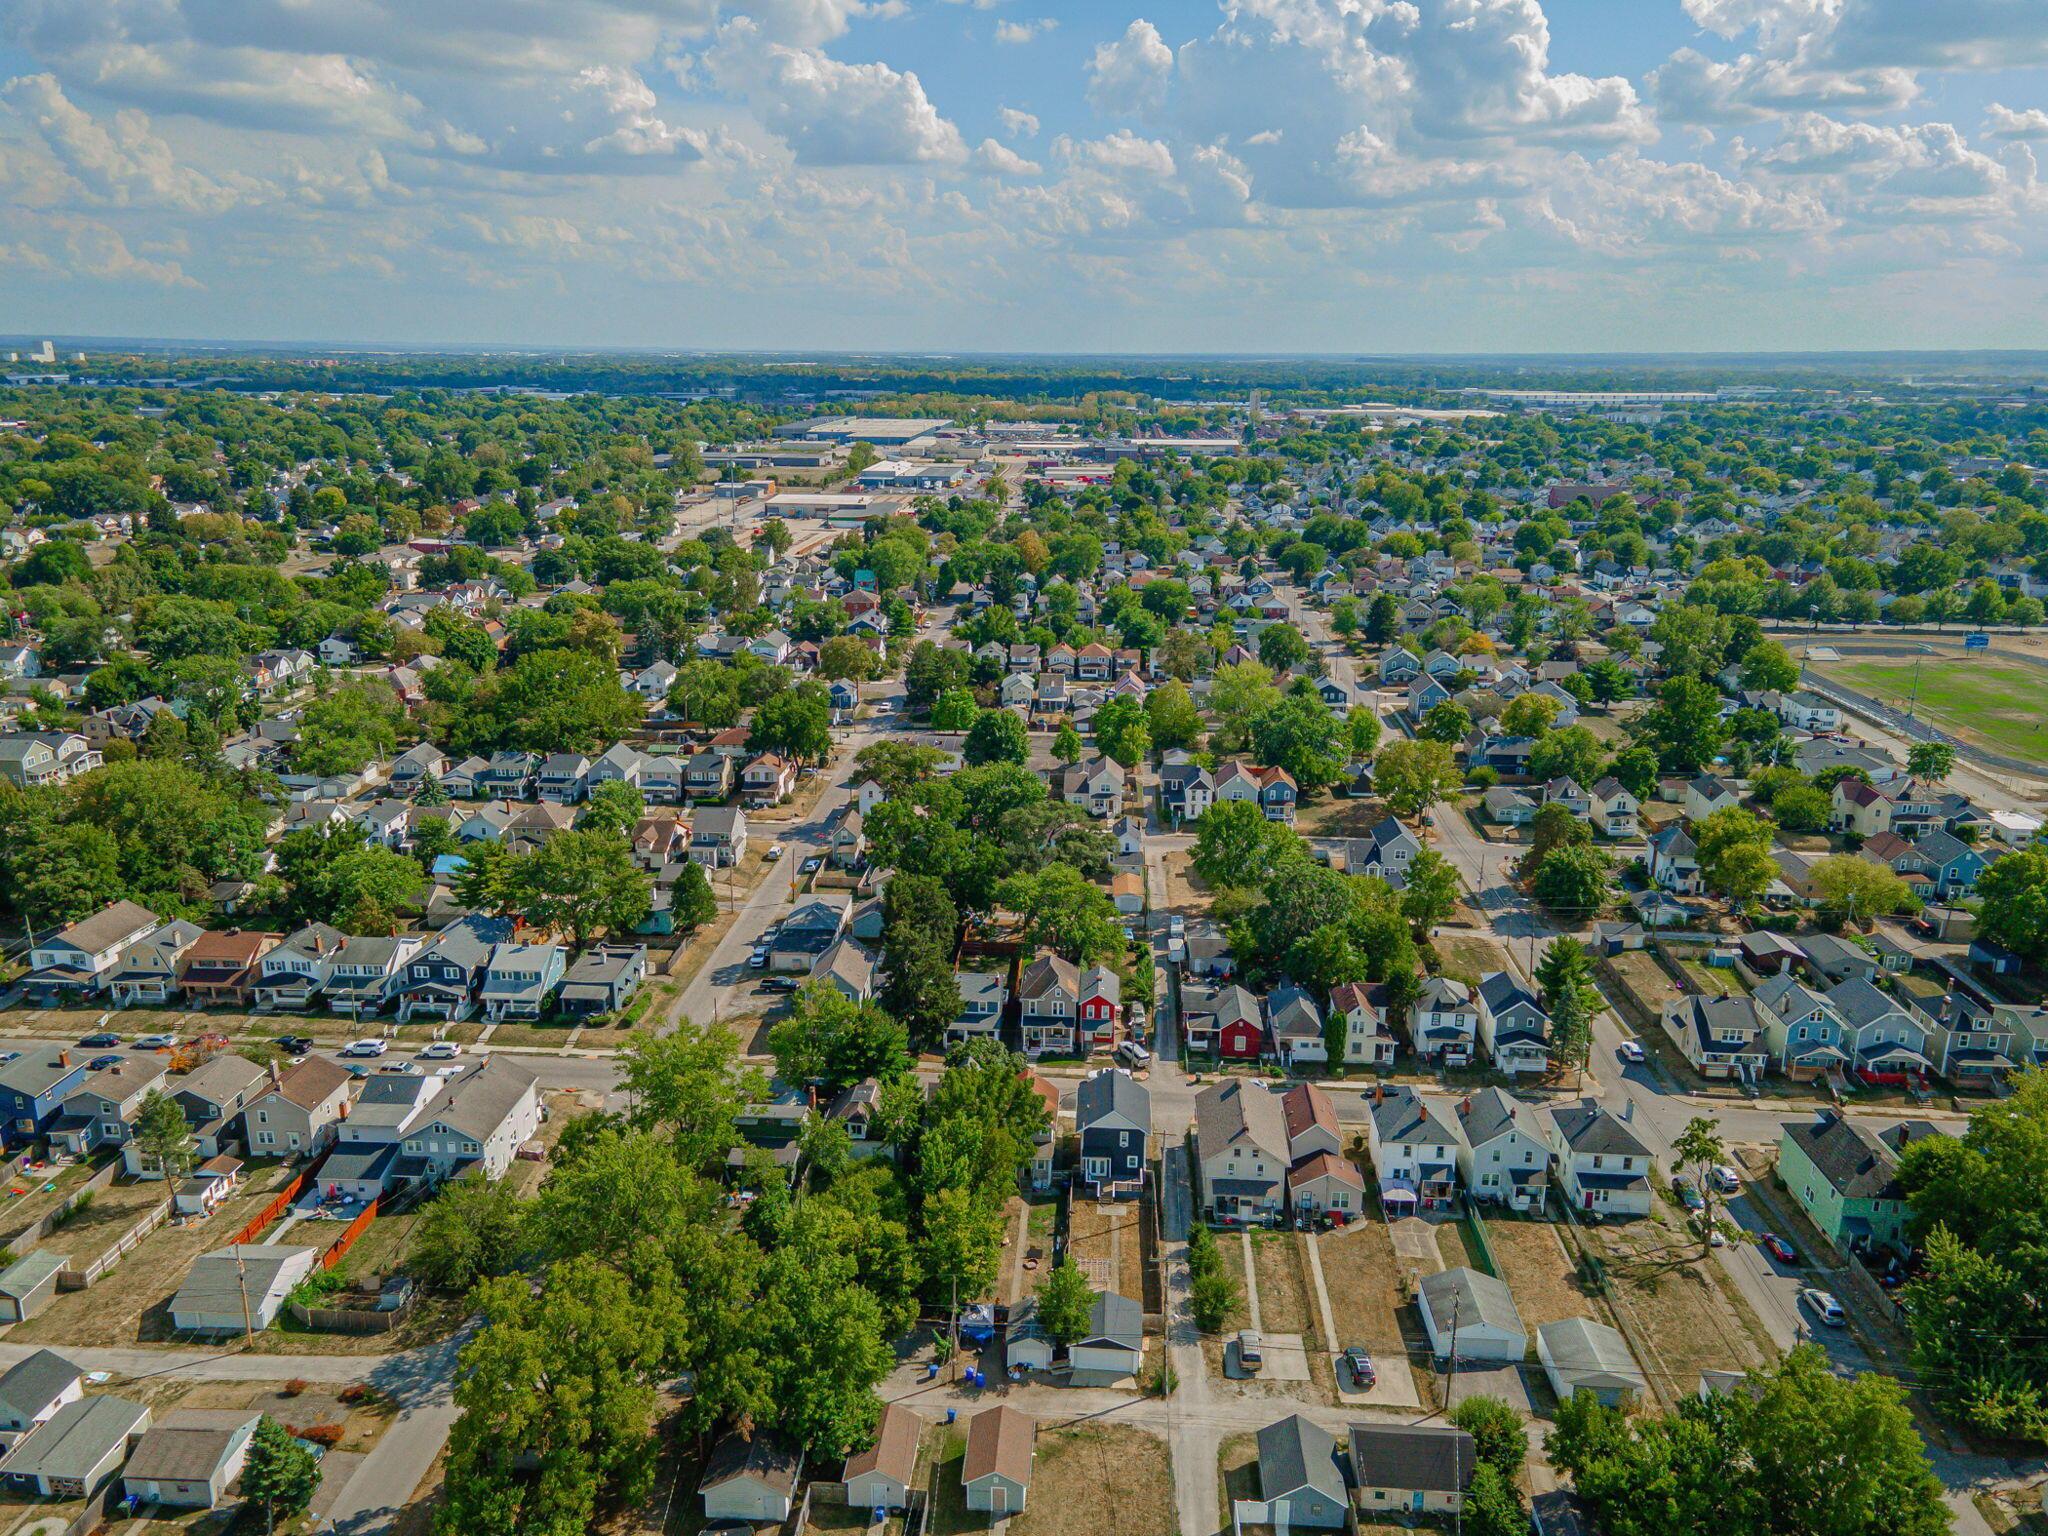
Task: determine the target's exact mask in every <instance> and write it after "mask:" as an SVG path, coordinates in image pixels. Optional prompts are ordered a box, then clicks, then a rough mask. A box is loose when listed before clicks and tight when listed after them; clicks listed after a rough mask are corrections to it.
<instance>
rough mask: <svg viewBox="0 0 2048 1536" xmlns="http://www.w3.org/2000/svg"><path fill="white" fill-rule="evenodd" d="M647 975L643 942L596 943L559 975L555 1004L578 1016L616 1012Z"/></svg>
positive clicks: (645, 948) (645, 952)
mask: <svg viewBox="0 0 2048 1536" xmlns="http://www.w3.org/2000/svg"><path fill="white" fill-rule="evenodd" d="M646 975H647V946H646V945H645V944H599V945H597V946H596V947H594V948H592V949H587V950H585V951H584V952H583V953H582V954H581V955H579V956H577V957H576V963H575V964H574V965H572V966H570V967H569V970H568V972H567V974H566V975H564V976H563V978H562V990H561V993H560V995H559V996H558V997H557V999H556V1006H558V1007H559V1008H560V1009H561V1010H562V1012H564V1013H566V1014H571V1015H573V1016H575V1017H578V1018H587V1017H588V1016H590V1015H591V1014H597V1013H617V1012H618V1011H619V1010H620V1009H621V1008H623V1007H625V1006H626V1004H627V1003H628V1002H630V1001H631V1000H632V997H633V994H634V993H635V992H637V991H638V990H639V989H640V983H641V981H642V980H643V979H645V977H646Z"/></svg>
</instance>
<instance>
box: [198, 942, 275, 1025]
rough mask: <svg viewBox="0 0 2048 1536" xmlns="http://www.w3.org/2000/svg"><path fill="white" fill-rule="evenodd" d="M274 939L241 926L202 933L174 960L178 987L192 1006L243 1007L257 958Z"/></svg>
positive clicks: (252, 986) (252, 983)
mask: <svg viewBox="0 0 2048 1536" xmlns="http://www.w3.org/2000/svg"><path fill="white" fill-rule="evenodd" d="M277 942H278V935H276V934H274V933H256V932H251V931H248V930H245V929H241V928H230V929H228V930H227V931H226V932H224V933H202V934H201V935H200V936H199V937H198V938H196V939H194V940H193V941H192V944H191V947H190V948H188V949H187V950H186V951H185V955H184V958H183V959H182V960H180V961H179V963H178V989H179V990H180V991H181V992H183V993H184V994H185V997H186V1000H187V1001H188V1002H190V1003H191V1004H192V1005H193V1006H194V1007H209V1006H211V1007H236V1008H245V1007H247V1006H248V1004H249V997H250V993H251V992H252V991H254V990H255V986H256V980H257V975H258V972H257V962H258V961H260V960H261V959H262V958H263V957H264V956H265V955H267V954H269V953H270V951H271V950H273V949H275V948H276V947H277Z"/></svg>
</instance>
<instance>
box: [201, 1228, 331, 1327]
mask: <svg viewBox="0 0 2048 1536" xmlns="http://www.w3.org/2000/svg"><path fill="white" fill-rule="evenodd" d="M314 1257H315V1254H314V1252H313V1250H312V1249H311V1248H295V1247H290V1246H288V1245H285V1244H282V1243H238V1244H235V1245H233V1246H231V1247H227V1248H216V1249H214V1250H213V1252H211V1253H208V1254H202V1255H200V1257H199V1258H197V1259H195V1260H193V1261H192V1268H191V1269H190V1270H189V1271H188V1272H187V1273H186V1275H185V1283H184V1284H183V1285H181V1286H179V1287H178V1294H177V1295H175V1296H173V1297H172V1298H171V1326H172V1327H173V1328H175V1329H177V1330H178V1331H179V1332H180V1333H246V1332H248V1331H249V1330H250V1329H251V1328H252V1327H253V1328H257V1329H262V1328H268V1327H269V1326H270V1325H271V1324H272V1323H274V1322H276V1321H277V1314H278V1313H279V1312H280V1311H282V1310H283V1308H284V1299H285V1297H286V1296H288V1295H290V1294H291V1290H292V1287H293V1286H295V1285H297V1284H298V1283H299V1282H300V1281H301V1280H303V1279H305V1278H306V1276H307V1275H309V1274H311V1273H312V1270H313V1260H314Z"/></svg>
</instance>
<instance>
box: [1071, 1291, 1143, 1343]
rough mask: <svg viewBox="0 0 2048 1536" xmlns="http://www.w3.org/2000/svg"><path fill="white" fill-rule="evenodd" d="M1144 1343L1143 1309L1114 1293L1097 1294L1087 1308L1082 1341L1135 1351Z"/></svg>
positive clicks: (1098, 1292)
mask: <svg viewBox="0 0 2048 1536" xmlns="http://www.w3.org/2000/svg"><path fill="white" fill-rule="evenodd" d="M1144 1341H1145V1309H1144V1308H1143V1307H1142V1306H1140V1305H1139V1304H1138V1303H1137V1302H1135V1301H1133V1300H1132V1299H1131V1298H1130V1297H1128V1296H1119V1295H1118V1294H1117V1293H1116V1292H1115V1291H1097V1292H1096V1293H1095V1300H1094V1302H1093V1303H1092V1304H1091V1305H1090V1306H1089V1308H1088V1332H1087V1333H1086V1334H1084V1335H1083V1336H1082V1338H1081V1342H1082V1343H1083V1344H1109V1345H1113V1346H1115V1347H1116V1348H1118V1349H1131V1350H1135V1349H1139V1348H1141V1347H1143V1345H1144Z"/></svg>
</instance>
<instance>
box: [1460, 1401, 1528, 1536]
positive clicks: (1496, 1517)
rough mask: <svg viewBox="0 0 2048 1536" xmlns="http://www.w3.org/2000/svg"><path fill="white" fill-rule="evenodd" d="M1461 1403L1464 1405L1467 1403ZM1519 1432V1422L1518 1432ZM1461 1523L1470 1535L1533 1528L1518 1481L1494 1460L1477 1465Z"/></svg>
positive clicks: (1516, 1533) (1516, 1534)
mask: <svg viewBox="0 0 2048 1536" xmlns="http://www.w3.org/2000/svg"><path fill="white" fill-rule="evenodd" d="M1468 1401H1471V1402H1475V1403H1476V1402H1480V1401H1483V1399H1480V1398H1476V1397H1475V1398H1471V1399H1468ZM1458 1406H1459V1407H1460V1408H1462V1407H1464V1404H1463V1403H1460V1404H1459V1405H1458ZM1519 1433H1520V1426H1519V1423H1518V1424H1517V1435H1518V1436H1519ZM1459 1524H1460V1527H1461V1529H1462V1530H1464V1531H1465V1532H1467V1533H1469V1536H1524V1533H1526V1532H1527V1531H1528V1529H1529V1517H1528V1516H1527V1515H1525V1514H1524V1513H1523V1512H1522V1500H1521V1496H1520V1495H1519V1494H1517V1493H1516V1492H1515V1486H1514V1484H1513V1483H1511V1482H1510V1481H1508V1479H1506V1478H1505V1477H1503V1476H1502V1475H1501V1474H1500V1472H1499V1471H1498V1470H1497V1469H1496V1468H1495V1467H1494V1466H1493V1464H1492V1463H1491V1462H1486V1461H1482V1462H1480V1464H1479V1465H1478V1466H1477V1467H1476V1468H1474V1469H1473V1472H1472V1482H1471V1485H1470V1486H1469V1487H1468V1488H1466V1490H1465V1505H1464V1508H1463V1510H1462V1511H1460V1514H1459Z"/></svg>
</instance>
